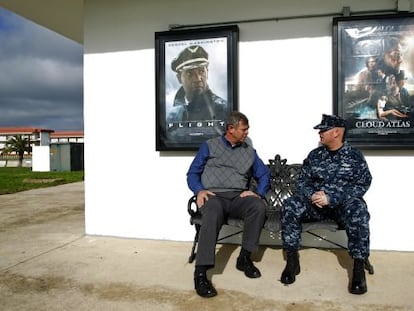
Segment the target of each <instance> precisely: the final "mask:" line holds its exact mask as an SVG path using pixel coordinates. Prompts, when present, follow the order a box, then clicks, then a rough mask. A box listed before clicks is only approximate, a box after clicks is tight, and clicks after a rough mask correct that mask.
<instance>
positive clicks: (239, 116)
mask: <svg viewBox="0 0 414 311" xmlns="http://www.w3.org/2000/svg"><path fill="white" fill-rule="evenodd" d="M239 122H242V123H244V124H247V125H248V124H249V119H248V118H247V117H246V116H245V115H244V114H243V113H241V112H239V111H233V112H231V113H230V115H229V116H228V118H227V123H226V128H229V126H230V125H233V126H234V127H237V126H238V125H239Z"/></svg>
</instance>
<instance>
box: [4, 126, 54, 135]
mask: <svg viewBox="0 0 414 311" xmlns="http://www.w3.org/2000/svg"><path fill="white" fill-rule="evenodd" d="M40 132H49V133H53V132H54V130H50V129H44V128H38V127H0V134H32V133H40Z"/></svg>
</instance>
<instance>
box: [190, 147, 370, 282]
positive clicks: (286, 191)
mask: <svg viewBox="0 0 414 311" xmlns="http://www.w3.org/2000/svg"><path fill="white" fill-rule="evenodd" d="M268 167H269V170H270V189H269V191H268V193H267V194H266V201H267V203H268V204H267V211H266V221H265V224H264V226H263V229H265V230H267V231H269V232H271V233H278V232H279V231H280V230H281V224H280V210H281V207H282V205H283V202H284V201H285V200H286V199H287V198H289V197H290V196H292V194H293V193H294V192H295V190H296V181H297V178H298V176H299V173H300V169H301V167H302V165H301V164H288V163H287V160H286V159H282V158H281V156H280V155H279V154H276V156H275V158H274V159H270V160H269V164H268ZM251 187H252V189H254V187H255V182H254V181H252V185H251ZM196 201H197V197H196V196H192V197H191V198H190V199H189V200H188V204H187V211H188V213H189V215H190V224H191V225H194V227H195V230H196V233H195V236H194V242H193V246H192V249H191V254H190V256H189V258H188V262H189V263H192V262H193V261H194V259H195V257H196V248H197V243H198V237H199V233H200V227H201V225H202V215H201V213H200V211H199V208H198V206H197V204H196ZM226 224H227V225H229V226H233V227H237V228H239V229H240V230H239V231H237V232H236V233H233V234H231V235H227V236H224V237H221V238H220V239H219V240H218V241H220V240H224V239H227V238H229V237H231V236H233V235H236V234H239V233H241V232H242V230H243V220H241V219H233V218H229V219H227V221H226ZM316 229H323V230H329V231H333V232H334V231H337V230H344V228H342V227H341V226H340V225H339V224H338V223H336V222H335V221H333V220H323V221H317V222H304V223H302V231H303V232H307V233H309V234H311V235H313V236H316V237H317V238H319V239H321V240H324V241H327V242H329V243H332V244H334V245H336V246H338V247H340V248H343V249H347V247H346V246H343V245H340V244H337V243H335V242H332V241H330V240H328V239H326V238H325V237H323V236H320V235H318V234H316V233H314V232H312V230H316ZM365 268H366V269H367V270H368V272H369V273H370V274H373V273H374V268H373V266H372V265H371V264H370V262H369V260H368V259H367V260H366V263H365Z"/></svg>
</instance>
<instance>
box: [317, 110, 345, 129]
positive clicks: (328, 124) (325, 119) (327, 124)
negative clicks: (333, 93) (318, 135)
mask: <svg viewBox="0 0 414 311" xmlns="http://www.w3.org/2000/svg"><path fill="white" fill-rule="evenodd" d="M334 127H345V128H346V121H345V119H342V118H341V117H339V116H336V115H327V114H323V115H322V121H321V123H320V124H318V125H315V126H314V127H313V128H314V129H315V130H322V131H327V130H330V129H332V128H334Z"/></svg>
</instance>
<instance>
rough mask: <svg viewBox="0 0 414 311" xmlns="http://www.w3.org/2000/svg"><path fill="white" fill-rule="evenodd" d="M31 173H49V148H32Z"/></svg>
mask: <svg viewBox="0 0 414 311" xmlns="http://www.w3.org/2000/svg"><path fill="white" fill-rule="evenodd" d="M32 171H33V172H49V171H50V147H49V145H48V146H33V150H32Z"/></svg>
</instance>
